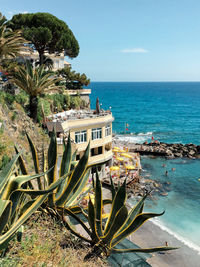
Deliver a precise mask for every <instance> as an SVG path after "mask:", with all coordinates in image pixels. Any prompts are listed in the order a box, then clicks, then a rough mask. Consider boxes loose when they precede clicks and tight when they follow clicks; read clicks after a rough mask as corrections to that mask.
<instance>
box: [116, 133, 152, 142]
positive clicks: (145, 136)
mask: <svg viewBox="0 0 200 267" xmlns="http://www.w3.org/2000/svg"><path fill="white" fill-rule="evenodd" d="M152 135H153V132H147V133H138V134H135V133H130V134H117V135H115V137H114V138H115V139H117V140H119V141H121V142H125V143H139V144H142V143H144V142H145V141H150V140H151V137H152Z"/></svg>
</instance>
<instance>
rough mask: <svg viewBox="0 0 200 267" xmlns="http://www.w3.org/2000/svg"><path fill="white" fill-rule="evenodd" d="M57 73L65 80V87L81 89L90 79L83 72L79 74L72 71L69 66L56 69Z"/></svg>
mask: <svg viewBox="0 0 200 267" xmlns="http://www.w3.org/2000/svg"><path fill="white" fill-rule="evenodd" d="M57 73H58V75H59V76H61V77H62V78H63V79H64V80H65V85H66V88H67V89H82V88H83V86H84V85H85V86H87V85H89V84H90V79H88V78H87V76H86V75H85V73H83V74H80V73H78V72H75V71H72V70H71V68H70V67H65V68H63V69H61V70H58V71H57Z"/></svg>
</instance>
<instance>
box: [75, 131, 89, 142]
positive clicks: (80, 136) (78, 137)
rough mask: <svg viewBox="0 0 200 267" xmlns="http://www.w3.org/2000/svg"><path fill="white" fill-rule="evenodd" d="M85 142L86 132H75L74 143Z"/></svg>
mask: <svg viewBox="0 0 200 267" xmlns="http://www.w3.org/2000/svg"><path fill="white" fill-rule="evenodd" d="M85 142H87V132H86V131H80V132H75V143H77V144H78V143H85Z"/></svg>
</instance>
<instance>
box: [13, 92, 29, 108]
mask: <svg viewBox="0 0 200 267" xmlns="http://www.w3.org/2000/svg"><path fill="white" fill-rule="evenodd" d="M28 99H29V97H28V95H27V93H26V92H24V91H21V92H20V93H19V94H17V95H15V101H16V102H17V103H18V104H20V105H24V104H26V103H27V102H28Z"/></svg>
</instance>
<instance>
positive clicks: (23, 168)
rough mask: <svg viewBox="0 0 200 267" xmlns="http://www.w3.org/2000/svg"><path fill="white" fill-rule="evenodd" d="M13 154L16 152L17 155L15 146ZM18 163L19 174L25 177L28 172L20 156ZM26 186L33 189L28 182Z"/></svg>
mask: <svg viewBox="0 0 200 267" xmlns="http://www.w3.org/2000/svg"><path fill="white" fill-rule="evenodd" d="M15 152H16V154H18V153H19V151H18V149H17V147H16V146H15ZM18 162H19V167H20V170H21V173H22V174H23V175H27V174H28V171H27V169H26V165H25V163H24V160H23V158H22V156H21V155H20V156H19V158H18ZM28 186H29V187H30V188H32V189H33V185H32V183H31V182H30V181H29V182H28Z"/></svg>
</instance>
